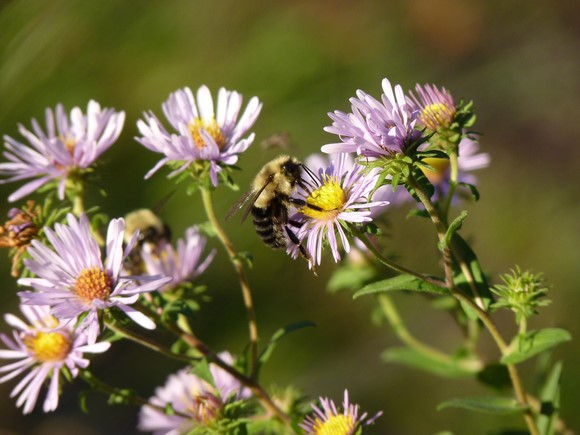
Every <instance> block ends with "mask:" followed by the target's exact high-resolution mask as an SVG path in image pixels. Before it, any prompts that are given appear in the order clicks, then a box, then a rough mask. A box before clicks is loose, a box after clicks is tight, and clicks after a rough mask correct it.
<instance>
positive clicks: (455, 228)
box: [437, 210, 467, 252]
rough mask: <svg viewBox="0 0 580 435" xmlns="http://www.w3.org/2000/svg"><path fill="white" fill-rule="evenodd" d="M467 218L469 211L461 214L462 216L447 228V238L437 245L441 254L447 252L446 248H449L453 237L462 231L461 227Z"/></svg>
mask: <svg viewBox="0 0 580 435" xmlns="http://www.w3.org/2000/svg"><path fill="white" fill-rule="evenodd" d="M466 218H467V211H465V210H463V211H462V212H461V214H460V215H459V216H457V217H456V218H455V219H454V220H453V222H451V223H450V224H449V227H448V228H447V231H446V232H445V237H444V238H443V240H440V241H439V242H438V243H437V247H438V248H439V250H440V251H441V252H443V251H444V250H445V248H447V246H449V243H450V242H451V238H452V237H453V235H454V234H455V233H456V232H457V231H459V230H460V229H461V226H462V225H463V222H464V221H465V219H466Z"/></svg>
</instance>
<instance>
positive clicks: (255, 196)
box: [226, 175, 274, 222]
mask: <svg viewBox="0 0 580 435" xmlns="http://www.w3.org/2000/svg"><path fill="white" fill-rule="evenodd" d="M273 179H274V175H270V176H269V177H268V179H267V180H266V182H265V183H264V185H263V186H262V187H260V189H258V190H256V189H252V190H250V191H249V192H246V193H245V194H244V195H243V196H242V197H241V198H240V199H239V200H238V201H237V202H236V203H235V204H234V205H233V206H232V208H230V210H229V211H228V213H227V214H226V219H229V218H231V217H232V216H233V215H234V214H236V213H237V212H238V210H239V209H241V208H242V206H243V205H244V204H245V203H246V201H248V200H249V202H248V205H247V206H246V209H245V210H244V214H242V222H244V221H245V220H246V218H247V217H248V214H250V210H251V209H252V206H253V205H254V203H255V202H256V200H257V199H258V197H259V196H260V194H261V193H262V192H263V191H264V189H265V188H266V187H267V186H268V184H270V183H271V182H272V180H273ZM250 198H252V199H251V200H250Z"/></svg>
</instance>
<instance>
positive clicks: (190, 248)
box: [141, 226, 216, 291]
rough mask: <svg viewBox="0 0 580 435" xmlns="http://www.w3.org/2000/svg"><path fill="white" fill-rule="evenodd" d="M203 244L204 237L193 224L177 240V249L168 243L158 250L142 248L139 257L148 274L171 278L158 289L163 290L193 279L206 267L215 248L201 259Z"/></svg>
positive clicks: (211, 258)
mask: <svg viewBox="0 0 580 435" xmlns="http://www.w3.org/2000/svg"><path fill="white" fill-rule="evenodd" d="M205 245H206V239H205V237H203V236H202V235H201V234H200V233H199V230H198V227H197V226H193V227H190V228H188V229H187V230H186V232H185V238H184V239H179V240H178V241H177V251H176V250H175V249H174V248H173V246H171V245H170V244H165V245H164V246H162V247H161V250H160V251H159V252H152V251H151V250H149V249H143V251H142V252H141V258H142V259H143V262H144V264H145V269H146V271H147V274H148V275H163V276H169V277H171V278H172V281H171V282H170V283H168V284H166V285H165V286H164V287H162V288H161V289H160V290H161V291H165V290H169V289H172V288H175V287H177V286H178V285H180V284H182V283H185V282H190V281H193V280H194V279H195V278H197V277H198V276H200V275H201V274H202V273H203V272H204V271H205V270H206V269H207V268H208V266H209V265H210V263H211V261H212V260H213V258H214V256H215V254H216V250H215V249H214V250H212V251H211V252H210V254H209V255H208V256H207V257H206V258H205V259H203V260H202V258H201V257H202V252H203V249H204V248H205Z"/></svg>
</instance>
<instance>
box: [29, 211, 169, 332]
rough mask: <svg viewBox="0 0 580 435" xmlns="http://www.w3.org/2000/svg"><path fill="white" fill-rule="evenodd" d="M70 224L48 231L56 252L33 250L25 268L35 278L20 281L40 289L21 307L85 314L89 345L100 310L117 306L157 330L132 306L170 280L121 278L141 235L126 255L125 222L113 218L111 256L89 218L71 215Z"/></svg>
mask: <svg viewBox="0 0 580 435" xmlns="http://www.w3.org/2000/svg"><path fill="white" fill-rule="evenodd" d="M67 223H68V224H67V225H64V224H56V225H55V230H54V231H53V230H52V229H50V228H47V227H45V228H44V231H45V234H46V237H47V238H48V240H49V242H50V244H51V245H52V249H51V248H50V247H48V246H47V245H44V244H43V243H41V242H40V241H38V240H33V241H32V246H31V247H29V248H28V253H29V255H30V257H31V258H29V259H25V260H24V264H25V266H26V267H27V268H28V269H29V270H30V271H31V272H32V273H33V274H35V275H36V277H33V278H21V279H19V280H18V283H19V284H20V285H23V286H29V287H33V288H34V289H35V290H36V291H34V292H33V291H24V292H20V293H19V296H20V297H21V300H22V303H23V304H27V305H48V306H50V307H51V314H53V315H54V316H56V317H57V318H59V319H70V320H73V319H75V318H76V317H77V316H80V315H81V314H86V316H85V317H84V319H83V320H82V322H81V324H80V325H79V328H81V329H84V328H88V336H89V343H94V342H95V341H96V338H97V335H98V334H99V331H100V327H99V318H98V314H99V311H100V310H104V309H107V308H111V307H117V308H119V309H120V310H122V311H123V312H124V313H125V314H126V315H127V316H129V317H130V318H131V319H132V320H133V321H135V322H136V323H138V324H140V325H141V326H142V327H144V328H148V329H154V328H155V323H153V321H152V320H151V319H149V318H148V317H146V316H145V315H143V314H142V313H140V312H139V311H137V310H135V309H134V308H132V307H131V305H132V304H133V303H135V302H136V301H137V299H138V297H139V294H140V293H143V292H148V291H153V290H157V289H158V288H160V287H162V286H163V285H165V284H167V283H168V282H169V281H170V280H171V278H169V277H161V276H149V277H146V276H139V277H127V276H121V268H122V265H123V262H124V259H125V257H126V256H127V255H128V253H129V252H130V250H131V248H132V247H133V245H134V243H135V240H136V237H137V233H135V234H134V237H133V240H132V241H131V243H129V245H128V246H127V248H126V250H125V252H123V232H124V226H125V222H124V220H123V219H113V220H112V221H111V222H110V224H109V229H108V231H107V240H106V248H107V257H106V259H105V261H104V262H103V261H102V259H101V250H100V248H99V245H98V243H97V241H96V240H95V238H94V237H93V235H92V234H91V229H90V226H89V221H88V219H87V217H86V215H84V214H83V215H82V216H81V217H80V218H79V219H77V218H76V217H75V216H73V215H72V214H68V215H67Z"/></svg>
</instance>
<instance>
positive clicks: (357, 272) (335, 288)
mask: <svg viewBox="0 0 580 435" xmlns="http://www.w3.org/2000/svg"><path fill="white" fill-rule="evenodd" d="M375 274H376V271H375V269H373V268H372V267H368V266H365V265H358V264H352V263H347V264H345V265H343V266H341V267H340V268H338V269H336V270H335V271H334V272H333V274H332V276H331V277H330V279H329V280H328V284H327V285H326V289H327V290H328V291H329V292H331V293H336V292H339V291H342V290H354V289H359V288H361V287H362V286H363V285H365V283H367V282H369V281H370V280H371V279H372V278H373V277H374V276H375Z"/></svg>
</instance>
